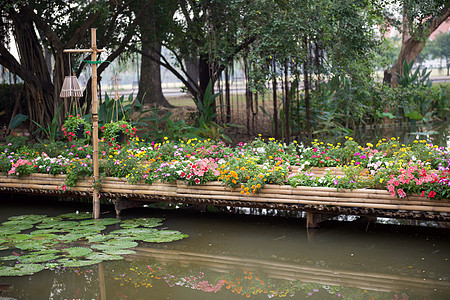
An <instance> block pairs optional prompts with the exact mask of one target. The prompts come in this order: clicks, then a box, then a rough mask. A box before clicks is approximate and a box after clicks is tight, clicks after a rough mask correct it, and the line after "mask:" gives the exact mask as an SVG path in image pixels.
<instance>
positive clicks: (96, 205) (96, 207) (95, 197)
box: [64, 28, 104, 219]
mask: <svg viewBox="0 0 450 300" xmlns="http://www.w3.org/2000/svg"><path fill="white" fill-rule="evenodd" d="M96 30H97V29H96V28H91V49H66V50H64V52H90V53H91V60H92V61H93V62H94V63H92V146H93V148H94V151H93V153H92V154H93V155H92V164H93V169H94V178H93V180H94V184H95V183H96V182H97V181H98V180H99V170H98V112H97V64H96V63H95V62H96V61H97V53H99V52H103V51H104V50H102V49H97V32H96ZM92 206H93V208H92V209H93V212H92V213H93V217H94V219H98V218H100V199H99V193H98V190H97V189H95V188H94V190H93V193H92Z"/></svg>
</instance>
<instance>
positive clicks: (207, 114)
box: [194, 81, 231, 142]
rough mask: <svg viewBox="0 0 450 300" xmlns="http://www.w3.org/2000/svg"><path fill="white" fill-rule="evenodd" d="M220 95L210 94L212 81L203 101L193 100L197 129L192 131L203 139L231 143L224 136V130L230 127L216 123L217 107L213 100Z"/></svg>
mask: <svg viewBox="0 0 450 300" xmlns="http://www.w3.org/2000/svg"><path fill="white" fill-rule="evenodd" d="M220 94H221V93H216V94H213V93H212V81H209V83H208V86H207V87H206V90H205V93H204V94H203V99H199V98H197V99H195V105H196V106H197V120H196V122H197V128H196V129H195V130H194V133H195V134H196V135H197V136H200V137H203V138H209V139H213V140H219V139H223V140H226V141H229V142H231V139H230V138H229V137H228V136H227V135H226V134H225V129H226V128H227V127H228V126H231V125H230V124H225V125H219V124H217V123H216V118H217V113H216V109H217V107H218V106H216V105H215V101H216V100H215V99H216V98H217V97H218V96H220Z"/></svg>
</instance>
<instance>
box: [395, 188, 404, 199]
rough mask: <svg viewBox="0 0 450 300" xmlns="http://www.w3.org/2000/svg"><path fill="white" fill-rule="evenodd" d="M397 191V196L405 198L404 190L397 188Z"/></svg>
mask: <svg viewBox="0 0 450 300" xmlns="http://www.w3.org/2000/svg"><path fill="white" fill-rule="evenodd" d="M397 193H398V196H399V197H400V198H405V197H406V193H405V191H404V190H403V189H398V190H397Z"/></svg>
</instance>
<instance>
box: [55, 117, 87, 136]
mask: <svg viewBox="0 0 450 300" xmlns="http://www.w3.org/2000/svg"><path fill="white" fill-rule="evenodd" d="M61 130H62V131H63V133H64V137H65V138H67V139H68V140H69V142H71V141H72V140H78V139H81V140H83V139H84V140H85V141H88V140H89V138H90V136H91V130H92V125H91V124H90V123H89V122H88V121H87V120H86V118H85V117H81V116H80V115H74V116H73V115H69V116H68V117H67V118H66V119H65V120H64V124H63V126H62V128H61Z"/></svg>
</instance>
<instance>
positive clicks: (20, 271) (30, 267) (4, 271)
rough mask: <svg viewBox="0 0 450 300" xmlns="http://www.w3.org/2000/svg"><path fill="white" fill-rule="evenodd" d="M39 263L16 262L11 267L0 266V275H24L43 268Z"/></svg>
mask: <svg viewBox="0 0 450 300" xmlns="http://www.w3.org/2000/svg"><path fill="white" fill-rule="evenodd" d="M44 268H45V267H44V266H43V265H41V264H16V265H15V266H13V267H8V266H3V267H0V276H24V275H31V274H34V273H37V272H40V271H42V270H44Z"/></svg>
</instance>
